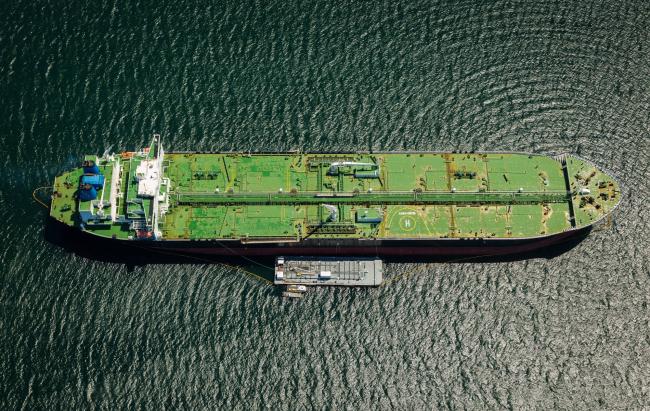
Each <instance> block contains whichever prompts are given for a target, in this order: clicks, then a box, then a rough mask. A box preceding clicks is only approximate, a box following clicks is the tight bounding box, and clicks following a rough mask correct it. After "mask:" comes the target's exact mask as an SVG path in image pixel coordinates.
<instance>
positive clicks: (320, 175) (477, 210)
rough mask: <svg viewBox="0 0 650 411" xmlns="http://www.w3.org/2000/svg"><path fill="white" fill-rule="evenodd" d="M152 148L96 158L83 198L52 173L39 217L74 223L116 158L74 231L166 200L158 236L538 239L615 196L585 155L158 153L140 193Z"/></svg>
mask: <svg viewBox="0 0 650 411" xmlns="http://www.w3.org/2000/svg"><path fill="white" fill-rule="evenodd" d="M154 150H155V146H154V145H152V146H151V148H150V149H149V150H148V151H146V152H144V151H143V152H140V153H130V154H127V155H124V154H123V155H114V156H111V157H110V158H101V159H97V162H98V164H99V165H100V169H101V172H102V173H104V174H105V176H106V186H105V187H104V189H103V190H100V191H99V197H98V199H97V200H93V201H92V202H79V201H77V200H76V199H75V192H76V190H77V188H78V185H79V180H80V177H81V174H82V171H81V169H79V168H77V169H74V170H70V171H69V172H67V173H64V174H62V175H61V176H58V177H57V178H56V179H55V182H54V195H53V201H52V206H51V211H50V213H51V215H52V216H53V217H54V218H56V219H58V220H61V221H62V222H64V223H66V224H68V225H72V226H77V225H80V217H79V216H80V215H81V214H80V213H79V212H80V211H83V210H88V209H90V208H93V207H94V208H93V210H94V212H97V210H98V208H97V207H98V203H97V202H98V201H99V200H100V197H101V198H103V200H104V209H103V211H104V212H106V210H107V207H110V202H111V199H110V184H112V181H111V175H112V173H113V172H114V171H115V170H116V169H118V168H119V170H120V178H119V179H118V183H117V184H118V185H119V188H118V190H117V193H118V194H117V195H116V198H114V199H112V201H114V202H115V206H116V218H115V221H112V220H111V219H110V218H109V219H107V218H106V217H105V216H104V217H103V219H99V218H98V219H97V220H96V221H95V222H94V223H93V220H91V221H89V222H88V223H86V224H84V229H86V230H88V231H90V232H93V233H95V234H98V235H102V236H107V237H115V238H121V239H126V238H135V237H137V235H136V234H137V231H136V230H137V229H138V228H140V229H141V228H142V227H143V226H147V225H151V224H153V215H154V201H158V202H157V203H156V204H160V206H159V207H163V208H165V206H163V205H164V204H166V207H167V209H166V210H163V212H161V213H159V214H160V218H159V221H158V228H159V235H158V238H159V239H163V240H165V239H167V240H172V239H188V240H190V239H239V240H242V241H262V240H268V241H300V240H301V239H304V238H365V239H370V238H377V239H382V238H422V239H426V238H524V237H539V236H546V235H551V234H555V233H560V232H563V231H566V230H570V229H574V228H580V227H584V226H587V225H590V224H592V223H593V222H595V221H596V220H598V219H600V218H602V217H604V216H605V215H607V214H608V213H609V212H611V210H612V209H613V208H614V207H615V206H616V204H617V203H618V201H619V200H620V187H619V185H618V183H617V182H616V181H615V180H614V178H612V177H611V176H610V175H608V174H606V173H604V172H603V171H602V170H600V169H598V168H597V167H596V166H594V165H593V164H591V163H590V162H588V161H585V160H582V159H579V158H577V157H574V156H570V155H565V156H561V157H555V158H554V157H548V156H541V155H529V154H519V153H462V154H461V153H372V154H369V153H343V154H341V153H330V154H328V153H275V154H244V153H208V154H205V153H165V154H164V161H163V162H162V173H163V175H162V177H163V179H168V181H169V185H164V186H161V187H160V189H159V194H158V195H159V198H158V200H154V199H151V198H141V197H138V183H137V181H136V179H135V170H136V168H137V167H138V165H139V164H140V163H141V161H144V160H147V159H152V158H154V155H153V152H154ZM89 158H90V157H89ZM92 158H94V157H92ZM118 162H119V166H117V165H116V164H117V163H118ZM337 163H343V164H342V165H340V166H339V167H334V168H332V167H333V164H337ZM345 163H348V164H347V165H345ZM145 164H146V163H145ZM585 189H586V190H585ZM587 190H588V191H587ZM162 200H165V201H162ZM165 211H166V212H165ZM134 221H135V222H134Z"/></svg>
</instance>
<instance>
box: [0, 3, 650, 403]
mask: <svg viewBox="0 0 650 411" xmlns="http://www.w3.org/2000/svg"><path fill="white" fill-rule="evenodd" d="M649 22H650V3H648V2H645V1H622V2H612V1H604V0H603V1H560V0H549V1H516V0H511V1H500V0H497V1H490V2H480V1H462V0H461V1H446V2H445V1H440V2H436V1H417V0H409V1H400V0H394V1H389V2H380V1H376V2H360V1H341V0H334V1H320V2H310V1H291V0H290V1H284V2H283V1H275V0H271V1H266V2H264V1H225V2H204V1H189V2H184V1H168V2H157V1H145V0H134V1H131V2H119V1H109V2H85V3H84V4H78V3H76V2H56V1H43V0H34V1H25V0H9V1H8V2H5V3H3V6H2V12H1V13H0V161H1V163H0V219H1V220H2V221H3V225H4V226H3V229H2V230H0V259H1V262H0V268H1V270H0V272H1V275H2V282H1V285H0V303H1V305H2V311H1V315H0V344H1V345H0V346H1V349H2V351H1V355H0V408H1V409H7V410H9V409H79V408H81V409H86V408H91V409H93V408H99V409H116V408H129V409H132V408H150V409H160V408H168V409H203V408H210V409H251V408H253V409H255V408H272V409H305V408H332V409H340V408H349V409H386V408H397V409H436V408H458V409H464V408H470V409H482V408H490V409H493V408H517V409H521V408H536V409H548V408H576V409H589V410H592V409H623V408H627V409H641V408H644V407H645V408H647V407H650V308H649V307H648V303H649V299H650V274H649V271H650V261H649V260H650V251H648V243H650V208H649V207H648V203H649V200H650V167H649V165H648V164H649V161H650V155H649V150H650V136H649V127H650V30H649V29H648V23H649ZM153 132H159V133H161V134H162V135H163V138H164V140H165V142H166V146H167V147H169V148H170V149H175V150H189V149H198V150H230V149H232V150H244V151H248V150H251V151H255V150H291V149H301V150H304V151H307V150H333V149H335V150H344V149H345V150H392V149H396V150H398V149H413V150H420V149H421V150H520V151H529V152H535V153H560V152H573V153H576V154H579V155H581V156H583V157H586V158H589V159H592V160H594V161H595V162H597V163H598V164H600V165H602V166H603V167H605V168H607V169H609V170H611V171H612V172H613V173H614V174H615V175H616V176H617V177H618V178H619V179H620V181H621V182H622V184H623V185H624V187H625V194H624V196H623V199H622V203H621V205H620V207H619V208H618V210H617V213H616V216H615V219H614V221H613V223H612V224H611V226H609V227H606V228H604V229H602V230H600V231H596V232H593V233H592V234H591V235H590V236H589V237H588V238H587V239H585V240H584V241H583V242H582V243H580V244H579V245H578V246H576V247H575V248H573V249H571V250H569V251H567V252H566V253H564V254H562V255H560V256H556V257H554V258H550V259H545V258H535V259H529V260H523V261H512V262H494V263H475V262H465V263H455V264H453V263H429V264H412V263H392V264H388V265H387V266H386V275H387V276H389V277H391V278H398V280H397V281H394V282H392V283H391V284H390V285H389V286H386V287H382V288H378V289H369V290H366V289H331V288H323V289H315V290H311V291H310V292H309V293H308V295H307V297H306V298H304V299H303V300H301V301H283V300H281V299H280V298H278V296H277V292H276V291H274V290H273V288H272V287H268V286H266V285H265V284H264V283H262V282H260V281H257V280H255V279H254V278H252V277H250V276H247V275H245V274H243V272H242V271H241V270H239V269H237V268H233V267H228V266H224V265H220V264H146V265H140V266H136V267H128V266H127V265H125V264H120V263H110V262H105V261H98V260H95V259H89V258H85V257H82V256H79V255H77V254H75V253H70V252H68V251H67V250H66V249H64V248H63V247H61V246H59V245H57V244H53V243H51V242H49V241H47V240H46V239H45V238H44V235H43V233H44V226H45V223H44V216H45V210H44V209H43V208H41V207H40V206H39V205H38V204H37V203H35V202H34V201H33V200H32V198H31V193H32V190H33V189H34V188H36V187H39V186H44V185H48V184H49V183H51V181H52V179H53V177H54V176H55V175H56V174H57V173H58V172H60V171H62V170H64V169H66V168H69V167H72V166H74V165H76V163H77V162H78V161H79V160H80V158H81V157H82V155H83V154H84V153H100V154H101V153H103V152H104V151H105V150H107V149H111V150H116V151H119V150H123V149H133V148H136V147H141V146H142V145H144V144H146V143H147V142H148V140H149V138H150V136H151V134H152V133H153Z"/></svg>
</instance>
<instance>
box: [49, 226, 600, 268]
mask: <svg viewBox="0 0 650 411" xmlns="http://www.w3.org/2000/svg"><path fill="white" fill-rule="evenodd" d="M47 226H48V229H47V230H46V238H47V239H48V240H49V241H50V242H52V243H55V244H58V245H60V246H64V247H65V248H66V249H68V250H69V251H71V252H74V253H76V254H79V255H82V256H85V257H89V258H93V259H99V260H103V259H107V254H108V255H110V256H111V258H108V260H111V261H120V260H121V259H122V258H123V259H124V260H128V261H131V262H133V261H134V260H136V262H137V261H139V260H142V262H145V260H146V261H147V262H151V261H157V259H160V258H162V257H169V258H171V259H172V260H173V258H174V257H175V256H176V257H179V258H182V257H184V256H198V257H206V258H207V257H210V256H214V257H215V260H231V259H232V260H237V259H241V258H247V257H259V258H269V257H276V256H283V255H286V256H288V255H303V256H304V255H310V256H364V257H381V258H384V259H389V260H403V261H408V260H413V261H420V260H426V259H431V260H444V261H449V260H456V259H458V260H462V259H467V258H477V259H478V257H484V258H485V260H493V259H497V260H498V259H507V260H516V259H519V258H521V259H523V258H530V257H535V256H537V257H547V258H551V257H554V256H556V255H559V254H561V253H563V252H565V251H566V250H568V249H570V248H572V247H573V246H575V245H576V244H577V243H579V242H580V241H582V240H583V239H584V238H585V237H586V236H587V235H588V234H589V232H590V231H591V230H592V226H587V227H584V228H580V229H576V230H569V231H565V232H563V233H558V234H554V235H549V236H545V237H537V238H527V239H520V238H517V239H403V240H378V241H374V240H356V239H340V240H311V239H306V240H303V241H301V242H289V243H288V242H270V243H256V244H245V243H242V242H240V241H233V240H201V241H155V240H118V239H111V238H106V237H100V236H97V235H95V234H92V233H90V232H86V231H81V230H78V229H76V228H73V227H70V226H67V225H65V224H61V223H60V222H58V221H57V220H54V219H51V218H50V219H49V221H48V225H47ZM121 257H122V258H121ZM478 260H479V261H480V260H481V259H478Z"/></svg>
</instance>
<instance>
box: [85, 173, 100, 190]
mask: <svg viewBox="0 0 650 411" xmlns="http://www.w3.org/2000/svg"><path fill="white" fill-rule="evenodd" d="M85 184H90V185H91V186H93V187H94V188H95V189H96V190H99V189H101V188H102V187H104V175H103V174H95V175H92V176H82V177H81V185H85Z"/></svg>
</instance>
